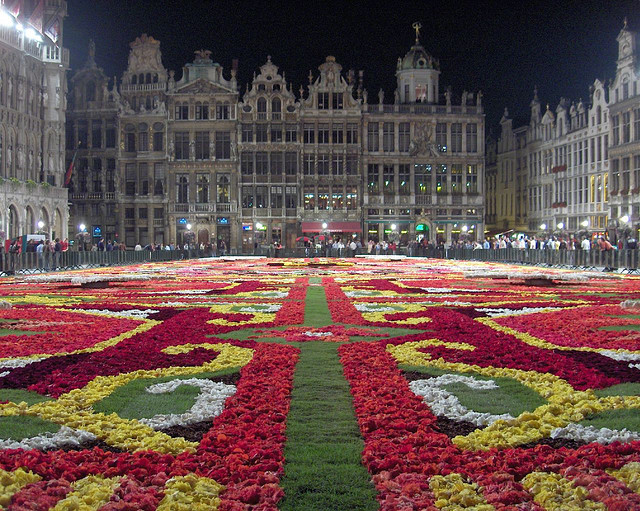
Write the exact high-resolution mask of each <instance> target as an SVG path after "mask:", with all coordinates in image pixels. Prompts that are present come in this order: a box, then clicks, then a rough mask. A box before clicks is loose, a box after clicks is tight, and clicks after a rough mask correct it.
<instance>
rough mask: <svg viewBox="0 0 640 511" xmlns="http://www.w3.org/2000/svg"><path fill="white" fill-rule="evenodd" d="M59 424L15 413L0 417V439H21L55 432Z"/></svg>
mask: <svg viewBox="0 0 640 511" xmlns="http://www.w3.org/2000/svg"><path fill="white" fill-rule="evenodd" d="M59 429H60V425H59V424H54V423H53V422H49V421H45V420H42V419H41V418H39V417H31V416H29V415H15V416H9V417H0V439H2V440H7V439H11V440H17V441H19V440H23V439H25V438H31V437H33V436H38V435H43V434H45V433H56V432H57V431H58V430H59Z"/></svg>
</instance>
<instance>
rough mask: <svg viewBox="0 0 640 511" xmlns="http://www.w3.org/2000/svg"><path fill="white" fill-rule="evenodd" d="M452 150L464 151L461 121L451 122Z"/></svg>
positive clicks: (456, 151)
mask: <svg viewBox="0 0 640 511" xmlns="http://www.w3.org/2000/svg"><path fill="white" fill-rule="evenodd" d="M451 152H452V153H461V152H462V123H460V122H454V123H452V124H451Z"/></svg>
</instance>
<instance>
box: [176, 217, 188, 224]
mask: <svg viewBox="0 0 640 511" xmlns="http://www.w3.org/2000/svg"><path fill="white" fill-rule="evenodd" d="M178 223H179V224H186V223H187V219H186V218H181V219H180V220H178Z"/></svg>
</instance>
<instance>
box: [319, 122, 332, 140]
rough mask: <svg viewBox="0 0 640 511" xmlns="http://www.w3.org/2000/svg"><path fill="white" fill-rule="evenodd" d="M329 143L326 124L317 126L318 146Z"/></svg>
mask: <svg viewBox="0 0 640 511" xmlns="http://www.w3.org/2000/svg"><path fill="white" fill-rule="evenodd" d="M328 143H329V125H328V124H324V123H323V124H318V144H328Z"/></svg>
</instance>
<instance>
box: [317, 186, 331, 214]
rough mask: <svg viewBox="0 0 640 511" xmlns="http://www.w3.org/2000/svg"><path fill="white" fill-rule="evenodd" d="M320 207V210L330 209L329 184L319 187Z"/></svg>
mask: <svg viewBox="0 0 640 511" xmlns="http://www.w3.org/2000/svg"><path fill="white" fill-rule="evenodd" d="M318 209H319V210H327V209H329V187H328V186H319V187H318Z"/></svg>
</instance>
